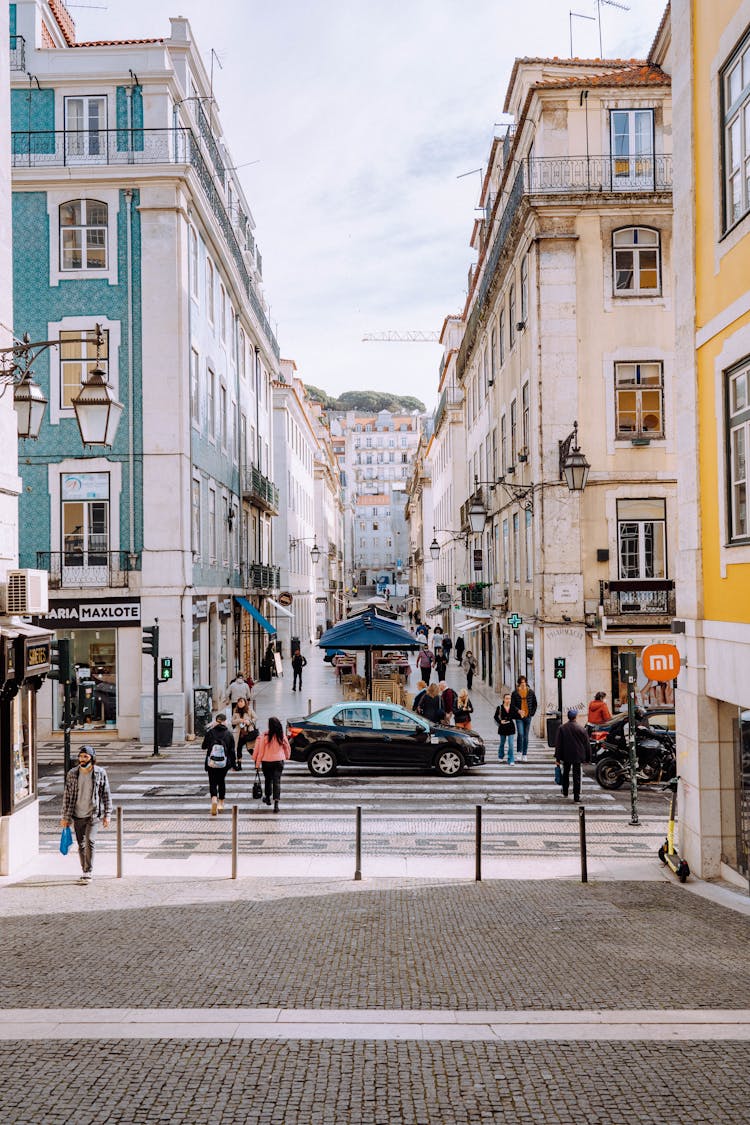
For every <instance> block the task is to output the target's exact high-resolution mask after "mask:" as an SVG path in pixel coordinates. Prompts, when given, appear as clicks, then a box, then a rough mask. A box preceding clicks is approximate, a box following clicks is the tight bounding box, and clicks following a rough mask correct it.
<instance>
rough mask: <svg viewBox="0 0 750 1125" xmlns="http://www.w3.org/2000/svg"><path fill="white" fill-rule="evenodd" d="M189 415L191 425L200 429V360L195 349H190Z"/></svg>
mask: <svg viewBox="0 0 750 1125" xmlns="http://www.w3.org/2000/svg"><path fill="white" fill-rule="evenodd" d="M190 413H191V415H192V421H193V425H194V426H198V427H200V422H201V394H200V358H199V356H198V353H197V351H196V350H195V348H191V349H190Z"/></svg>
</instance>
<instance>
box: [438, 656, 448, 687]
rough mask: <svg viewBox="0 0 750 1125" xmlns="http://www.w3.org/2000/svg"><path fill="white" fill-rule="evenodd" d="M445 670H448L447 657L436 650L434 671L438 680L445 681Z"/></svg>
mask: <svg viewBox="0 0 750 1125" xmlns="http://www.w3.org/2000/svg"><path fill="white" fill-rule="evenodd" d="M447 670H448V657H447V656H446V655H445V653H444V652H443V651H442V649H441V650H440V652H438V651H437V649H436V650H435V671H436V672H437V678H438V680H444V679H445V673H446V672H447Z"/></svg>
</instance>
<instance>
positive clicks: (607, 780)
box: [594, 726, 677, 789]
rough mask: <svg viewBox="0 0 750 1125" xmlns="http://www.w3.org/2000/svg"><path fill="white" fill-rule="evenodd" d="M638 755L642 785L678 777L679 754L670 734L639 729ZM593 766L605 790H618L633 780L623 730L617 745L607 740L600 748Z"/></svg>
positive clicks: (663, 731) (639, 779)
mask: <svg viewBox="0 0 750 1125" xmlns="http://www.w3.org/2000/svg"><path fill="white" fill-rule="evenodd" d="M636 752H637V754H638V781H639V782H641V783H644V782H646V783H651V782H664V781H669V780H670V779H671V778H673V777H674V776H675V773H676V772H677V755H676V751H675V740H674V735H673V734H672V732H671V731H668V730H659V729H657V728H650V727H647V726H646V727H636ZM594 766H595V774H596V780H597V781H598V782H599V784H600V785H601V787H602V789H619V788H620V786H621V785H623V784H624V783H625V782H626V781H629V780H630V754H629V750H628V745H627V740H626V738H625V735H624V731H623V732H622V737H621V739H618V740H617V741H616V742H614V741H610V740H609V739H607V741H606V742H603V743H601V744H600V745H599V746H598V749H597V751H596V757H595V759H594Z"/></svg>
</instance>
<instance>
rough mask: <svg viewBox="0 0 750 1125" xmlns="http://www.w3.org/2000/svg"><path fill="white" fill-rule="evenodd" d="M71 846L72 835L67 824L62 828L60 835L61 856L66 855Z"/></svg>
mask: <svg viewBox="0 0 750 1125" xmlns="http://www.w3.org/2000/svg"><path fill="white" fill-rule="evenodd" d="M72 846H73V833H72V832H71V831H70V825H69V824H68V825H67V826H66V827H65V828H63V830H62V833H61V835H60V851H61V852H62V854H63V855H67V854H68V850H69V849H70V848H72Z"/></svg>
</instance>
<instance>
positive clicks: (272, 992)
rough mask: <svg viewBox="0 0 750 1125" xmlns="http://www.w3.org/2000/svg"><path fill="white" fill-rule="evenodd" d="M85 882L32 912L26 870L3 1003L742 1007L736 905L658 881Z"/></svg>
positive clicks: (749, 992) (749, 994) (748, 983)
mask: <svg viewBox="0 0 750 1125" xmlns="http://www.w3.org/2000/svg"><path fill="white" fill-rule="evenodd" d="M100 889H101V890H103V887H102V888H100V887H99V886H97V885H96V884H94V885H93V886H91V887H85V888H67V889H66V891H60V892H59V893H61V894H66V893H67V892H68V891H73V892H76V891H77V892H78V893H79V895H81V896H85V898H86V902H85V906H86V909H85V910H75V909H73V910H70V909H69V910H68V912H62V913H59V912H58V913H48V914H46V915H45V914H36V913H31V911H32V910H33V898H34V894H35V892H34V890H33V888H32V887H28V888H27V893H28V894H29V895H30V898H29V904H28V905H29V912H28V913H26V914H16V915H15V916H13V915H8V914H6V916H5V917H3V919H2V947H3V954H4V957H3V961H4V964H5V970H4V972H3V975H2V981H1V982H0V1007H3V1008H34V1007H36V1008H64V1007H73V1008H87V1007H89V1008H91V1007H114V1008H127V1007H148V1008H159V1007H199V1008H203V1007H205V1008H211V1007H222V1006H223V1007H256V1008H261V1007H263V1008H264V1007H282V1008H375V1009H379V1008H389V1009H404V1008H408V1009H444V1010H454V1009H455V1010H467V1009H469V1010H470V1009H495V1008H498V1009H506V1008H509V1009H523V1008H526V1009H564V1010H581V1009H584V1010H585V1009H598V1008H603V1009H607V1008H625V1009H639V1008H664V1009H667V1008H669V1009H671V1008H730V1009H731V1008H748V1007H750V964H748V960H747V935H748V921H747V918H746V917H743V916H742V915H741V914H738V913H736V912H735V911H732V910H728V909H725V908H723V907H721V906H718V905H716V904H714V903H712V902H708V901H705V900H703V899H700V898H697V897H696V896H693V895H690V894H688V893H686V892H685V891H684V889H682V888H680V887H679V886H677V885H674V886H673V885H671V884H667V883H656V884H642V883H628V882H622V883H597V884H588V885H586V886H584V885H581V884H580V883H572V882H570V883H569V882H565V881H562V880H559V881H556V882H554V883H549V882H530V881H527V882H521V881H512V882H503V883H498V882H492V883H484V884H474V883H470V884H466V883H464V884H450V885H444V886H443V885H430V886H422V885H414V886H411V887H389V888H387V889H383V890H361V891H359V892H358V893H355V894H352V893H350V892H349V891H338V892H337V890H336V889H335V887H334V886H333V885H331V886H329V887H328V888H327V889H326V893H322V894H319V895H315V894H314V893H313V894H307V895H295V894H290V895H287V896H286V897H282V898H277V899H265V900H258V899H252V898H244V899H240V900H238V901H221V900H218V899H215V900H214V901H211V902H205V901H199V902H195V903H192V904H177V903H173V904H161V903H159V904H155V903H154V902H150V903H148V904H147V903H145V902H143V900H142V899H139V898H138V896H137V895H136V896H134V897H132V898H131V897H129V896H128V895H127V894H125V895H124V896H123V901H122V902H121V903H120V904H119V905H118V904H117V900H116V898H115V896H114V895H113V893H112V892H111V890H110V891H108V892H107V900H106V908H104V909H100V910H97V909H95V906H94V903H93V902H92V899H93V898H94V897H95V896H96V895H97V894H98V893H99V892H100ZM11 892H12V893H13V894H14V895H15V899H14V900H13V901H18V899H19V896H22V895H23V894H24V887H23V885H22V886H21V887H18V888H12V889H9V890H8V891H6V892H4V895H7V894H10V893H11ZM47 893H48V895H50V896H53V895H54V894H55V890H54V887H52V888H48V889H47ZM2 905H3V900H2V899H0V910H2ZM82 905H83V904H82ZM103 905H104V903H103ZM79 950H84V951H85V958H84V963H85V964H86V966H90V967H91V969H92V971H91V972H89V971H78V968H77V967H75V966H72V964H71V962H72V961H80V957H79V956H78V951H79Z"/></svg>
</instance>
